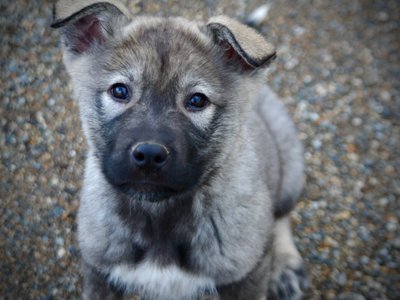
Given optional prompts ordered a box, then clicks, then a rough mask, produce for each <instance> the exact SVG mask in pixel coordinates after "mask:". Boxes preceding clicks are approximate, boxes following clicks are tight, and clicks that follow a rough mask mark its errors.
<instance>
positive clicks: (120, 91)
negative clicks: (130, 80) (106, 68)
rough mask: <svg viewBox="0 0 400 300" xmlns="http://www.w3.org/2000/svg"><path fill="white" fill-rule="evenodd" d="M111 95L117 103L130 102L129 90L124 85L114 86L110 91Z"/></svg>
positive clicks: (116, 84)
mask: <svg viewBox="0 0 400 300" xmlns="http://www.w3.org/2000/svg"><path fill="white" fill-rule="evenodd" d="M109 93H110V94H111V96H112V97H113V99H114V100H115V101H118V102H125V103H127V102H129V90H128V87H127V86H126V85H125V84H123V83H115V84H113V85H112V86H111V87H110V89H109Z"/></svg>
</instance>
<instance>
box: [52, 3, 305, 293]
mask: <svg viewBox="0 0 400 300" xmlns="http://www.w3.org/2000/svg"><path fill="white" fill-rule="evenodd" d="M52 27H54V28H60V31H61V39H62V49H63V50H62V51H63V59H64V64H65V66H66V69H67V70H68V73H69V74H70V77H71V79H72V82H73V87H74V96H75V98H76V99H77V101H78V103H79V107H80V113H81V120H82V126H83V130H84V133H85V135H86V138H87V140H88V144H89V150H88V154H87V161H86V168H85V178H84V185H83V190H82V196H81V204H80V208H79V213H78V237H79V245H80V249H81V253H82V270H83V274H84V289H83V298H84V299H125V298H128V297H130V296H132V295H137V296H139V297H140V299H162V300H172V299H173V300H177V299H202V298H207V299H210V298H211V299H244V300H249V299H250V300H251V299H299V298H301V295H302V293H303V290H304V289H305V288H306V287H307V280H306V277H305V275H304V272H303V263H302V259H301V257H300V255H299V253H298V251H297V250H296V247H295V245H294V243H293V239H292V235H291V230H290V224H289V220H288V214H289V212H290V211H291V210H292V208H293V207H294V205H295V203H296V201H297V199H298V197H299V195H300V193H301V190H302V186H303V159H302V147H301V144H300V142H299V140H298V138H297V136H296V130H295V128H294V125H293V123H292V121H291V119H290V117H289V116H288V114H287V113H286V111H285V109H284V107H283V105H282V104H281V103H280V102H279V100H278V99H277V97H276V95H275V94H274V93H273V92H272V91H271V90H270V89H269V88H268V87H267V86H265V84H264V79H265V70H266V68H267V66H268V65H269V63H270V62H271V61H272V60H273V59H274V58H275V49H274V47H273V46H271V45H270V44H269V43H268V42H267V41H266V40H265V39H264V38H263V37H262V36H261V35H260V34H258V33H257V32H256V31H255V30H253V29H251V28H249V27H247V26H245V25H243V24H241V23H239V22H237V21H235V20H233V19H230V18H228V17H226V16H217V17H213V18H211V19H210V20H209V21H208V22H207V23H206V24H197V23H193V22H190V21H187V20H185V19H183V18H155V17H145V16H132V15H131V14H130V12H129V11H128V9H127V8H126V7H124V5H123V4H121V3H120V2H118V1H116V0H109V1H101V2H99V1H96V0H81V1H59V2H58V3H57V4H56V5H55V11H54V23H53V24H52Z"/></svg>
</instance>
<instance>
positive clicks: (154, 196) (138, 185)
mask: <svg viewBox="0 0 400 300" xmlns="http://www.w3.org/2000/svg"><path fill="white" fill-rule="evenodd" d="M121 188H122V191H123V192H124V193H125V194H127V195H129V196H131V197H132V198H136V199H141V200H145V201H150V202H160V201H163V200H167V199H169V198H170V197H171V196H173V195H175V194H177V193H178V192H179V191H178V190H176V189H174V188H172V187H170V186H166V185H163V184H160V183H155V182H151V181H139V182H133V183H129V184H124V185H123V186H121Z"/></svg>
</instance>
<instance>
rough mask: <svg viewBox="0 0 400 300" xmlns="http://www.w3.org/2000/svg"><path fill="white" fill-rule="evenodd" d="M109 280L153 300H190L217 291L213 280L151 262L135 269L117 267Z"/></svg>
mask: <svg viewBox="0 0 400 300" xmlns="http://www.w3.org/2000/svg"><path fill="white" fill-rule="evenodd" d="M109 280H110V281H111V282H112V283H113V284H116V285H117V286H121V285H122V286H125V288H126V290H127V291H128V292H130V293H139V294H141V295H145V296H146V297H148V298H150V299H187V298H192V297H193V296H196V295H197V296H200V295H204V294H207V293H213V292H214V290H215V283H214V281H213V279H211V278H209V277H206V276H202V275H195V274H192V273H189V272H186V271H184V270H182V269H181V268H179V267H178V266H176V265H174V264H172V265H168V266H163V267H160V266H158V265H156V264H155V263H153V262H149V261H144V262H142V263H140V264H138V265H135V266H133V265H129V264H118V265H115V266H114V267H113V268H112V269H111V272H110V276H109ZM166 295H168V298H165V297H166Z"/></svg>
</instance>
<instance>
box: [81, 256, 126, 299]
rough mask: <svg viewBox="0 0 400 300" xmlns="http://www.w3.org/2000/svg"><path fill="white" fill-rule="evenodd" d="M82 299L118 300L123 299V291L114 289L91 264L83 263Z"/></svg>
mask: <svg viewBox="0 0 400 300" xmlns="http://www.w3.org/2000/svg"><path fill="white" fill-rule="evenodd" d="M82 274H83V297H82V299H83V300H118V299H123V293H122V292H120V291H117V290H115V289H114V288H113V287H112V286H111V285H110V284H109V283H108V282H107V280H106V278H105V276H103V275H101V274H99V273H98V272H97V271H96V270H94V269H93V268H92V267H91V266H89V265H87V264H85V263H84V264H83V266H82Z"/></svg>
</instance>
